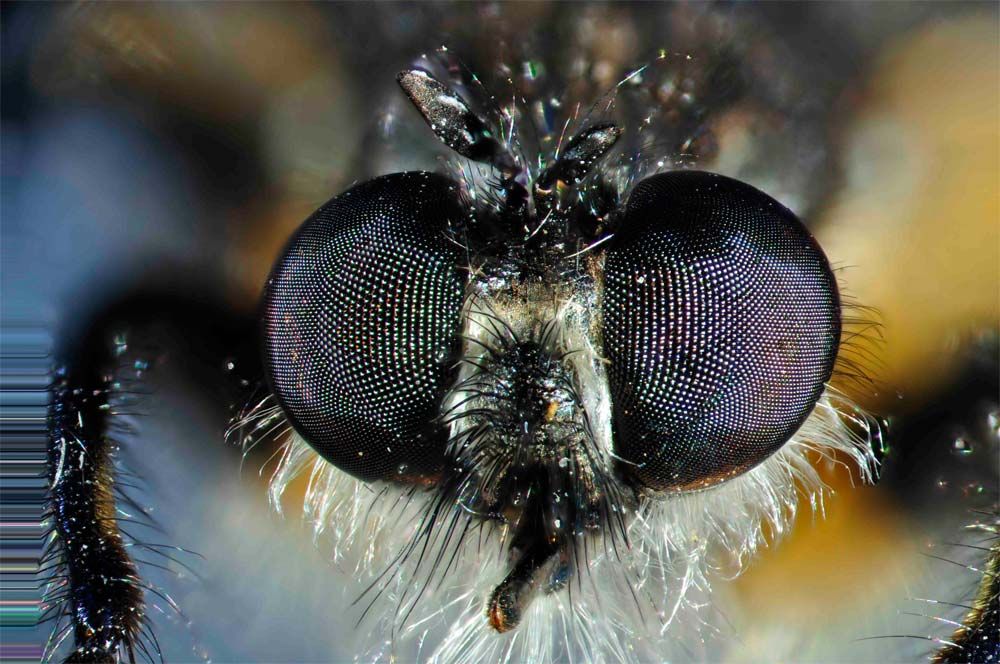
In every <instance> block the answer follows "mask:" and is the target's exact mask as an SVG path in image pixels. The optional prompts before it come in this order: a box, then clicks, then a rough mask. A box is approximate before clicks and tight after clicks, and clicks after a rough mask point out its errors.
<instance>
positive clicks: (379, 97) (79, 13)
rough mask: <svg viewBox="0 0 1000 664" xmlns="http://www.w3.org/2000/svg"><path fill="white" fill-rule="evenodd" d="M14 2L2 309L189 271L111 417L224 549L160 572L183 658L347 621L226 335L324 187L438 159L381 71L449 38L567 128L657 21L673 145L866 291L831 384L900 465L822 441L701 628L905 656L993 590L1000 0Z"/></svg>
mask: <svg viewBox="0 0 1000 664" xmlns="http://www.w3.org/2000/svg"><path fill="white" fill-rule="evenodd" d="M0 12H2V43H0V53H2V63H0V67H2V134H0V139H2V144H0V157H2V192H0V252H2V253H0V285H2V298H0V316H2V319H3V323H4V325H5V326H6V329H7V330H8V332H9V330H10V329H11V328H12V327H17V326H21V327H27V328H31V329H36V330H42V331H51V332H52V333H53V334H58V332H57V331H60V330H72V329H74V326H77V325H82V324H84V322H85V321H86V320H88V318H89V317H90V316H92V315H93V313H94V312H95V311H98V310H100V309H101V308H103V307H106V306H108V303H109V302H114V301H117V300H120V299H122V298H127V296H128V293H130V292H132V291H133V289H135V288H136V287H137V285H142V286H143V287H144V288H153V289H156V290H157V291H159V292H165V293H170V294H172V295H173V296H176V298H177V299H178V300H179V301H184V300H185V299H191V300H192V301H197V302H198V303H199V306H198V307H192V308H191V309H189V310H187V312H186V315H187V318H186V320H185V321H183V322H182V323H172V324H171V325H168V326H166V327H165V328H162V327H161V328H157V329H154V330H149V331H150V338H151V339H154V340H157V341H158V343H155V344H154V342H153V341H150V344H151V346H150V348H155V350H149V351H148V353H150V354H151V356H153V359H154V360H155V361H156V364H157V365H158V366H159V367H162V369H161V370H159V371H156V372H153V373H151V374H150V376H149V378H150V381H151V385H152V387H151V389H152V396H150V397H149V399H148V402H147V403H146V404H145V406H144V410H145V412H146V415H145V416H144V417H143V418H141V419H140V420H138V421H137V423H136V428H137V429H138V430H140V431H141V435H139V436H135V437H134V439H130V440H129V441H128V442H127V444H126V445H125V446H124V450H123V454H124V455H125V460H126V463H128V464H130V466H131V467H132V468H133V469H135V470H136V471H137V472H138V473H139V474H140V475H141V476H142V477H143V478H144V480H145V483H144V489H143V491H142V494H141V501H142V502H143V504H144V505H148V506H150V507H151V508H152V509H153V510H154V513H155V514H156V515H157V518H158V519H159V521H160V523H161V525H162V526H163V528H164V530H165V531H166V533H167V534H165V535H163V537H165V538H167V541H169V542H170V543H171V544H176V545H179V546H183V547H186V548H189V549H193V550H195V551H197V552H198V553H199V554H201V555H203V556H204V558H205V559H204V560H200V559H197V560H196V561H194V562H195V563H196V564H195V567H196V569H197V572H198V574H199V575H200V577H201V578H200V579H199V578H195V577H194V576H192V575H191V574H190V573H187V572H185V571H184V570H183V569H178V570H177V571H180V572H181V574H182V577H181V578H179V579H178V578H174V577H172V576H171V575H168V574H166V573H162V574H161V573H160V572H159V571H158V570H151V571H150V572H149V574H150V577H151V578H152V579H153V580H154V582H156V583H158V584H160V585H162V586H163V587H164V588H167V589H168V590H169V592H170V594H171V596H172V597H173V598H174V599H176V600H177V602H178V604H180V605H181V607H182V608H183V610H184V616H183V617H180V616H177V615H175V614H173V613H172V612H170V611H169V610H165V611H164V613H163V615H162V616H159V617H157V618H156V625H157V628H158V634H159V635H160V642H161V645H163V648H164V652H165V655H166V656H167V658H168V659H169V660H173V661H190V660H193V659H206V658H207V659H212V660H214V661H329V660H333V661H344V660H351V659H352V658H353V657H354V655H355V653H356V652H357V651H356V650H355V646H354V645H352V643H351V640H350V637H351V635H352V634H353V631H354V629H353V625H354V621H355V619H356V616H352V615H350V612H349V611H344V609H343V606H344V603H343V601H342V599H341V598H342V588H343V585H344V581H343V577H342V575H341V573H340V572H338V571H337V570H335V569H333V568H332V567H331V566H330V564H329V563H328V562H327V561H326V560H325V556H324V553H323V551H322V550H321V549H320V550H317V549H316V548H315V547H314V546H313V544H312V542H311V541H310V536H309V534H308V533H307V531H306V529H305V528H304V527H303V526H302V525H301V524H300V523H299V521H298V520H297V518H296V517H297V512H296V510H295V508H294V506H292V505H291V504H290V505H289V506H288V510H287V516H286V518H284V519H282V518H279V517H278V516H276V515H275V514H274V512H273V510H271V509H270V507H269V506H268V505H267V499H266V496H265V485H266V475H267V473H266V471H265V472H263V473H258V472H257V471H258V469H259V468H260V467H261V466H262V465H264V463H265V462H266V461H267V458H268V455H269V454H270V453H271V452H272V451H273V449H272V450H266V451H265V452H264V453H263V454H262V456H261V457H260V458H257V457H253V458H250V459H248V460H247V461H246V463H245V464H244V466H243V468H242V470H241V469H240V454H239V451H238V450H237V449H235V448H233V447H231V446H226V445H225V444H224V443H223V437H222V432H223V431H224V429H225V427H226V424H227V422H228V419H229V417H230V415H231V413H232V411H231V406H232V404H233V402H234V401H235V400H238V399H240V398H243V399H245V398H246V397H245V396H243V397H241V396H240V392H239V389H238V388H239V387H240V385H239V384H240V381H241V380H242V381H244V382H247V383H251V384H252V383H253V381H255V380H256V379H257V378H259V376H258V375H255V374H254V366H253V362H252V361H250V362H249V364H246V365H241V364H239V363H236V362H234V361H233V360H232V358H235V357H237V356H238V355H239V353H238V349H239V348H240V347H241V344H244V345H245V344H246V338H249V337H248V336H247V335H251V334H252V331H253V323H252V321H253V314H254V311H255V308H256V305H257V301H258V297H259V294H260V291H261V288H262V286H263V283H264V280H265V278H266V275H267V273H268V271H269V269H270V266H271V263H272V261H273V260H274V258H275V257H276V256H277V254H278V252H279V251H280V250H281V247H282V245H283V244H284V242H285V241H286V239H287V237H288V235H289V234H290V233H291V232H292V231H293V230H294V229H295V228H296V227H297V226H298V224H299V223H301V221H302V220H303V219H305V218H306V217H307V216H308V215H309V214H310V213H311V212H312V211H313V210H314V209H315V208H316V207H318V206H319V205H320V204H322V203H323V202H324V201H326V200H327V199H328V198H330V197H331V196H333V195H335V194H337V193H339V192H340V191H342V190H344V189H345V188H347V187H348V186H349V185H350V184H351V183H353V182H355V181H360V180H363V179H367V178H369V177H371V176H373V175H377V174H382V173H388V172H394V171H400V170H406V169H414V168H424V169H434V168H439V167H440V162H439V160H440V158H441V155H442V153H441V149H440V146H439V144H438V143H437V142H436V141H435V139H434V138H433V136H432V135H431V133H430V132H429V131H428V130H427V129H426V127H425V126H423V125H422V122H421V120H420V119H419V118H418V117H416V113H415V112H413V111H412V109H410V108H408V106H407V104H408V102H407V101H406V100H405V97H404V96H403V95H402V94H400V92H399V90H398V89H397V87H396V84H395V74H396V72H397V71H399V70H400V69H401V68H404V67H406V66H408V65H409V64H410V63H411V62H413V60H414V59H415V58H416V57H418V56H419V55H421V54H423V53H427V52H430V51H432V50H434V49H437V48H438V47H440V46H441V45H447V47H448V49H449V51H450V52H452V53H454V54H456V55H457V56H458V57H460V58H461V59H462V60H463V61H465V62H466V63H467V64H468V66H469V67H470V69H471V70H472V71H474V72H476V73H477V74H478V75H479V76H480V77H481V78H482V79H483V80H484V82H485V83H486V85H487V86H488V87H490V89H492V90H496V91H497V93H498V95H499V94H500V93H506V92H509V91H510V90H511V89H512V88H516V89H519V90H527V91H528V93H529V94H530V95H531V96H532V97H537V98H539V99H545V100H547V101H546V105H545V107H544V108H542V112H541V113H540V120H539V122H538V124H539V125H540V130H541V134H542V139H541V143H542V144H544V143H545V141H546V137H550V136H551V135H552V133H553V132H555V134H558V130H559V129H560V128H561V121H559V122H556V121H555V120H552V119H551V118H549V115H550V113H549V111H552V109H557V108H560V107H563V108H565V107H567V106H569V105H571V104H572V103H573V101H574V100H583V101H584V102H591V101H593V100H595V99H596V98H597V97H598V96H600V94H602V93H603V92H605V91H607V90H609V89H611V88H612V87H613V86H614V85H615V83H616V82H618V81H619V80H621V79H622V78H623V77H624V75H625V74H627V73H628V72H629V71H632V70H633V69H634V68H635V67H636V66H638V65H642V64H644V63H645V62H647V61H649V60H651V59H653V58H656V57H657V55H658V54H660V53H661V52H663V53H667V54H670V56H671V57H679V58H681V59H682V60H683V61H684V65H683V66H682V67H677V68H673V69H670V70H669V72H668V74H665V76H666V78H663V79H658V80H657V87H656V89H655V90H653V91H652V93H653V94H652V95H651V96H650V97H649V98H648V99H647V101H646V102H645V103H646V104H647V105H648V104H654V105H656V108H655V110H656V111H657V112H658V113H659V116H658V117H659V118H660V119H659V120H658V121H657V122H658V123H659V124H658V125H657V127H662V128H663V131H664V132H665V133H666V134H668V135H669V140H664V142H663V143H662V144H661V145H660V147H657V148H656V149H657V150H661V151H662V155H659V156H661V157H662V158H663V159H665V160H667V162H668V166H690V165H696V166H697V167H699V168H704V169H708V170H715V171H719V172H722V173H726V174H728V175H732V176H735V177H739V178H741V179H744V180H746V181H749V182H751V183H753V184H755V185H757V186H758V187H760V188H762V189H764V190H766V191H768V192H769V193H770V194H771V195H773V196H775V197H776V198H778V199H779V200H781V201H782V202H784V203H785V204H786V205H788V206H789V207H791V208H792V209H793V210H795V211H796V212H797V213H798V214H799V215H800V216H801V217H802V218H803V220H804V221H805V222H806V223H807V225H808V226H809V227H810V228H811V230H812V231H813V232H814V233H815V234H816V235H817V237H818V239H819V241H820V243H821V245H822V246H823V247H824V249H825V250H826V252H827V254H828V256H829V257H830V259H831V261H832V262H833V263H834V265H835V266H836V267H837V268H838V269H839V273H838V274H839V276H840V278H841V280H842V283H843V284H844V286H845V293H847V294H848V295H849V296H850V298H851V300H852V301H854V302H857V303H859V304H861V305H864V306H865V307H868V308H866V309H858V310H856V313H855V315H856V316H857V317H858V318H859V319H862V320H864V321H877V322H879V323H880V326H879V327H878V328H866V330H867V331H866V334H864V335H862V337H863V338H862V337H859V339H858V343H857V345H856V347H855V348H854V349H853V351H852V352H853V354H852V359H853V360H854V362H855V363H856V364H857V365H859V367H860V368H862V369H863V373H864V374H865V376H866V379H864V380H845V381H843V384H842V385H840V387H841V388H842V389H844V390H845V391H847V392H848V393H849V394H850V395H851V396H852V397H853V398H854V399H855V400H856V401H857V402H858V403H859V404H861V405H862V406H863V407H864V408H866V409H868V410H869V411H871V412H873V413H876V414H877V415H878V416H879V417H881V418H883V421H884V423H885V424H886V426H887V431H888V434H887V436H886V438H885V449H884V450H882V451H883V452H884V458H883V469H884V472H883V479H882V481H881V482H880V483H879V485H878V486H876V487H853V486H852V476H851V474H850V473H848V472H845V471H843V470H842V469H838V468H836V467H834V466H832V465H831V466H830V467H823V468H822V470H823V472H824V477H825V478H826V479H827V481H828V482H829V483H830V485H831V486H832V487H833V488H834V489H835V491H836V493H835V495H834V496H833V497H832V498H831V499H830V500H828V501H827V502H826V505H825V515H826V516H825V518H819V516H817V518H815V519H810V517H809V515H808V510H804V511H803V512H802V514H801V515H800V518H799V519H798V522H797V524H796V528H795V530H794V532H793V533H792V534H791V535H790V536H788V537H786V538H784V539H783V541H782V543H781V545H780V546H774V547H770V548H768V549H767V550H766V551H764V553H763V554H762V555H761V556H760V557H759V559H758V560H756V561H755V563H754V564H753V565H752V566H751V568H750V569H749V571H748V572H747V573H746V574H744V575H743V576H742V577H740V578H739V579H738V580H736V581H735V582H733V583H720V584H718V587H717V588H716V590H717V597H716V603H717V604H718V608H719V609H720V610H721V611H722V612H723V614H724V615H725V616H726V619H727V621H728V622H729V623H730V624H731V625H732V627H733V631H734V633H735V634H736V635H737V636H736V637H735V638H734V639H732V640H727V641H724V642H720V643H718V644H714V645H712V646H711V649H710V650H709V652H711V653H713V656H714V657H715V658H717V659H720V660H722V659H724V660H727V661H777V660H795V661H846V660H850V661H859V660H860V661H875V660H880V661H913V660H915V659H918V658H920V657H923V656H925V655H926V654H928V653H930V652H931V651H932V650H933V649H934V647H935V643H934V641H933V640H934V639H941V638H948V637H949V635H950V633H951V631H952V630H953V628H954V626H953V625H949V624H948V623H947V622H945V620H950V619H955V618H956V616H960V615H961V611H957V612H956V611H955V610H954V608H951V609H949V608H948V607H946V606H944V605H940V604H939V605H935V604H931V603H930V602H927V601H923V600H933V601H937V602H954V603H961V602H963V601H967V600H968V598H969V597H970V596H971V594H972V593H973V592H974V590H975V587H976V584H977V582H978V579H977V576H976V574H975V573H973V572H971V571H969V570H968V569H966V568H965V567H964V566H965V565H975V564H977V563H976V561H975V559H974V558H975V553H976V552H975V551H974V550H971V549H966V548H964V547H958V546H956V544H958V543H961V539H962V537H963V536H964V535H963V533H964V532H967V530H966V529H965V526H966V525H968V524H969V523H971V522H973V521H975V520H976V519H982V518H987V519H988V518H989V515H988V514H987V515H982V514H978V513H977V512H976V510H985V511H986V512H990V511H991V510H994V509H995V504H996V500H997V494H998V487H997V475H998V468H997V466H998V458H997V450H998V434H1000V405H998V401H1000V397H998V369H1000V364H998V324H1000V190H998V187H1000V164H998V162H1000V126H998V123H1000V97H998V94H1000V92H998V87H1000V86H998V80H1000V46H998V41H1000V33H998V10H997V5H996V4H995V3H982V4H964V3H893V2H880V3H825V2H815V3H803V4H796V3H759V4H758V3H740V4H728V3H677V4H652V3H642V4H629V3H613V4H597V3H595V4H584V3H579V4H568V3H555V2H553V3H547V2H539V3H512V4H504V3H481V4H471V3H459V4H450V3H419V4H418V3H413V4H398V3H378V4H372V5H368V4H354V3H348V4H339V3H324V4H292V3H287V4H286V3H281V4H278V3H266V4H251V3H225V4H222V3H220V4H209V3H192V4H186V3H170V4H167V3H138V4H118V3H114V4H112V3H107V4H105V3H87V4H75V3H74V4H36V3H28V4H18V3H9V2H8V3H3V4H2V5H0ZM687 56H690V58H687ZM638 118H639V116H638V115H637V116H635V118H633V119H635V120H636V121H638ZM628 128H629V127H628V126H626V129H628ZM648 153H649V149H647V154H648ZM152 327H156V326H155V325H154V326H152ZM145 331H146V330H145V329H138V330H132V331H131V334H132V335H133V337H135V336H141V333H143V332H145ZM244 332H245V333H246V334H245V335H244V336H241V335H242V334H243V333H244ZM8 339H9V337H8ZM228 347H231V348H232V350H231V351H229V350H227V348H228ZM234 366H235V368H234ZM234 372H235V377H236V380H235V383H236V384H237V387H236V388H235V389H234V388H233V387H232V383H233V382H234V380H233V379H234ZM942 558H943V559H945V560H941V559H942ZM948 561H952V562H948ZM954 562H957V563H959V564H957V565H956V564H953V563H954ZM938 618H943V619H944V620H938ZM43 631H44V630H32V629H31V628H24V629H22V630H20V631H18V632H16V634H14V637H11V635H10V634H8V636H7V638H8V639H10V638H16V639H17V640H19V641H32V640H35V639H41V640H44V636H46V635H45V634H43ZM869 637H878V638H870V639H869Z"/></svg>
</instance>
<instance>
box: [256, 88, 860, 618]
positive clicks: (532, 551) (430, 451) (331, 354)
mask: <svg viewBox="0 0 1000 664" xmlns="http://www.w3.org/2000/svg"><path fill="white" fill-rule="evenodd" d="M398 82H399V84H400V86H401V87H402V89H403V91H404V92H405V93H406V95H407V96H408V97H409V99H410V100H411V101H412V102H413V104H414V106H415V107H416V108H417V110H418V111H419V112H420V114H421V115H422V116H423V118H424V119H425V120H426V121H427V123H428V124H429V125H430V127H431V129H432V130H433V132H434V133H435V134H436V135H437V136H438V138H440V139H441V140H442V141H443V142H444V143H446V144H447V145H448V146H449V147H450V148H451V149H452V150H454V151H455V152H457V153H458V154H459V155H461V156H462V157H464V158H466V159H468V160H472V161H473V162H476V163H479V164H485V165H487V166H488V167H489V168H490V169H491V172H493V173H494V174H495V182H494V184H493V190H494V191H495V192H497V193H496V197H495V198H494V199H493V200H491V202H490V204H489V205H483V204H480V203H479V202H476V201H473V200H470V196H469V185H468V183H466V182H463V181H462V180H461V178H451V177H446V176H442V175H437V174H432V173H426V172H409V173H397V174H393V175H386V176H382V177H377V178H375V179H373V180H370V181H367V182H363V183H361V184H358V185H357V186H355V187H353V188H351V189H350V190H348V191H346V192H345V193H343V194H341V195H339V196H337V197H335V198H334V199H332V200H331V201H329V202H328V203H326V204H325V205H323V206H322V207H321V208H320V209H319V210H317V211H316V212H315V214H313V215H312V216H311V217H310V218H309V219H308V220H307V221H306V222H305V223H304V224H303V225H302V227H301V228H300V229H299V230H298V232H297V233H296V235H295V236H294V237H293V239H292V240H291V242H290V243H289V245H288V247H287V248H286V250H285V252H284V253H283V255H282V256H281V257H280V259H279V260H278V262H277V264H276V266H275V268H274V271H273V273H272V275H271V277H270V280H269V282H268V287H267V291H266V296H265V304H264V323H265V345H266V348H265V357H266V363H267V368H268V372H269V379H270V382H271V386H272V389H273V392H274V394H275V395H276V397H277V399H278V401H279V403H280V405H281V407H282V409H283V411H284V413H285V414H286V415H287V417H288V419H289V420H290V421H291V423H292V424H293V426H294V427H295V429H296V431H297V432H298V434H299V435H300V436H301V437H302V438H303V439H304V440H305V441H306V442H308V444H309V445H310V446H311V447H312V448H313V449H314V450H315V451H316V452H317V453H318V454H319V455H321V456H322V457H323V458H324V459H325V460H326V461H327V462H329V463H330V464H333V465H334V466H336V467H337V468H338V469H340V470H341V471H343V472H345V473H348V474H350V475H352V476H354V477H355V478H358V479H359V480H361V481H363V482H368V483H389V484H397V485H402V486H409V487H414V486H416V487H421V488H425V489H426V490H427V491H428V492H429V493H432V494H433V495H435V496H436V498H435V500H434V501H432V503H431V504H432V505H434V506H436V508H435V509H437V510H438V512H435V514H437V513H439V512H440V511H441V510H445V511H447V510H460V511H461V512H462V513H464V514H467V515H469V518H470V519H475V520H480V521H482V522H485V523H488V524H494V525H496V526H498V527H502V528H505V529H506V531H505V532H508V533H509V537H507V538H505V539H504V540H503V546H504V547H505V548H506V552H507V573H506V577H505V578H504V579H503V580H502V582H500V583H499V584H498V585H496V586H495V588H494V590H493V592H492V593H491V595H490V597H488V598H484V599H485V610H486V615H487V620H488V621H489V624H490V625H492V627H493V628H494V629H495V630H497V631H501V632H502V631H507V630H510V629H512V628H514V627H515V626H516V625H517V624H518V622H519V620H520V618H521V616H522V614H523V613H524V611H525V610H526V608H527V607H528V605H529V603H530V601H531V599H532V597H533V596H535V595H537V594H539V593H545V592H553V591H555V590H558V589H559V588H561V587H563V586H564V585H565V584H566V583H567V581H568V580H569V579H571V578H572V577H573V576H574V575H575V574H578V573H580V571H581V568H582V567H585V566H586V562H585V561H586V555H585V554H584V553H582V552H584V551H585V550H586V549H587V547H588V542H589V541H590V540H592V539H593V538H596V537H603V538H605V539H607V538H608V537H609V536H610V539H611V541H612V542H615V543H617V544H622V545H624V544H626V543H627V541H628V537H629V529H630V519H631V517H630V516H629V515H630V514H634V513H635V512H636V510H637V509H638V508H639V507H641V505H642V504H644V503H645V502H648V501H656V500H659V499H663V498H664V497H669V496H672V495H676V494H681V493H685V492H694V491H699V490H703V489H707V488H709V487H713V486H716V485H718V484H720V483H723V482H726V481H727V480H729V479H731V478H734V477H737V476H739V475H741V474H744V473H746V472H748V471H749V470H751V469H753V468H754V467H755V466H757V465H758V464H760V463H761V462H763V461H764V460H765V459H767V458H768V457H769V456H771V455H773V454H774V453H775V452H777V451H778V450H779V449H780V448H782V446H783V445H785V443H786V442H787V441H788V440H789V439H790V438H791V437H792V436H793V434H795V432H796V431H797V430H798V429H799V428H800V426H801V425H802V424H803V422H804V421H805V420H806V418H807V416H808V415H809V414H810V412H811V411H812V410H813V408H814V406H815V405H816V404H817V401H818V400H819V399H820V397H821V395H822V394H823V391H824V387H825V383H826V382H827V380H828V379H829V378H830V376H831V372H832V371H833V366H834V360H835V359H836V356H837V350H838V343H839V339H840V325H841V315H840V303H839V298H838V291H837V287H836V282H835V280H834V277H833V274H832V272H831V269H830V265H829V263H828V261H827V259H826V257H825V256H824V255H823V252H822V251H821V250H820V248H819V246H818V245H817V244H816V242H815V241H814V240H813V238H812V237H811V236H810V234H809V233H808V232H807V230H806V229H805V227H804V226H803V225H802V223H801V222H800V221H799V220H798V219H797V218H796V216H795V215H794V214H793V213H792V212H791V211H789V210H788V209H787V208H785V207H784V206H782V205H781V204H780V203H778V202H777V201H775V200H774V199H773V198H771V197H770V196H768V195H767V194H765V193H763V192H761V191H759V190H757V189H755V188H754V187H752V186H750V185H747V184H744V183H742V182H739V181H736V180H733V179H730V178H728V177H723V176H721V175H716V174H712V173H707V172H699V171H674V172H665V173H660V174H657V175H653V176H650V177H648V178H645V179H643V180H641V181H639V182H638V183H636V184H633V185H630V186H628V188H627V189H624V190H618V189H616V188H615V186H613V185H611V184H608V181H606V180H603V179H601V178H600V177H599V176H600V169H601V164H602V160H603V159H605V158H606V156H607V155H608V154H609V153H610V152H611V151H612V150H613V149H614V147H615V144H616V142H617V141H618V140H619V138H620V137H621V136H622V133H623V130H622V128H621V127H618V126H616V125H614V124H611V123H606V122H601V123H593V124H585V125H584V126H582V127H581V128H580V129H579V131H577V132H576V133H575V134H574V135H572V136H571V137H570V138H569V139H568V140H566V141H563V142H562V144H561V145H560V146H559V147H558V149H557V151H556V152H555V154H553V155H552V156H551V158H550V159H549V160H548V164H547V165H545V166H544V167H537V168H533V169H530V170H529V169H528V168H527V167H526V165H525V163H524V159H523V158H522V157H521V156H520V155H519V154H517V151H516V150H514V149H512V148H511V145H510V144H509V141H505V140H504V139H503V138H502V135H503V132H502V130H501V129H499V128H497V127H495V126H491V124H490V122H488V121H487V120H486V119H484V118H483V117H482V116H481V115H480V114H478V113H477V112H475V111H474V110H472V108H471V106H470V103H469V102H468V101H467V100H466V99H465V98H464V97H463V96H462V95H460V94H459V93H458V92H456V91H455V90H453V89H452V88H450V87H449V86H448V85H446V84H445V83H443V82H441V81H440V80H439V79H438V78H435V77H434V76H432V75H431V74H430V73H428V72H427V71H423V70H417V69H413V70H407V71H404V72H402V73H401V74H400V75H399V77H398ZM595 175H596V176H597V177H596V179H595V177H593V176H595ZM588 176H591V177H589V180H588ZM585 180H587V181H590V182H594V181H596V182H597V184H596V185H594V187H595V188H596V190H597V193H596V194H594V195H588V196H587V197H582V196H579V195H578V191H577V188H578V187H580V186H581V183H582V182H584V181H585ZM435 519H436V517H435V518H430V519H429V520H428V523H429V524H431V525H433V524H434V523H440V522H442V519H436V520H435Z"/></svg>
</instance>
